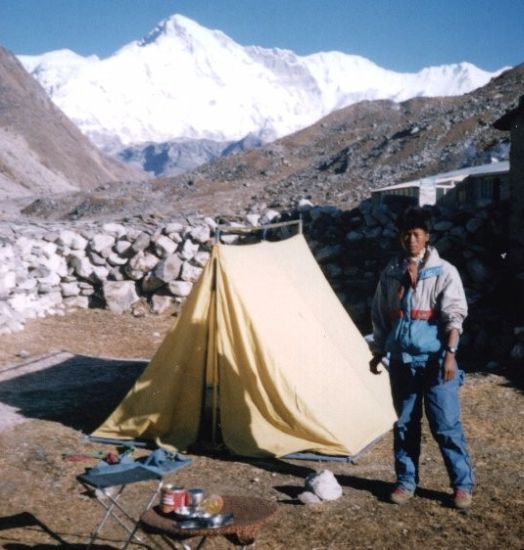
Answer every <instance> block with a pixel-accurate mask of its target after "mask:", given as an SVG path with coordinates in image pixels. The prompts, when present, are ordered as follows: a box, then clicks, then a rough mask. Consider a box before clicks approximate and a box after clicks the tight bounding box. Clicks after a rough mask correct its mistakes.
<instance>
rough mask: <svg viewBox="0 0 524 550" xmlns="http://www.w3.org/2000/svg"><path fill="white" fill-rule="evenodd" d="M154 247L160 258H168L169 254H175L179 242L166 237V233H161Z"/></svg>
mask: <svg viewBox="0 0 524 550" xmlns="http://www.w3.org/2000/svg"><path fill="white" fill-rule="evenodd" d="M154 248H155V254H156V255H157V256H158V257H159V258H166V257H167V256H170V255H172V254H174V252H175V250H176V249H177V243H175V242H173V241H172V240H171V239H170V238H169V237H166V236H165V235H160V236H159V237H158V238H157V239H156V240H155V241H154Z"/></svg>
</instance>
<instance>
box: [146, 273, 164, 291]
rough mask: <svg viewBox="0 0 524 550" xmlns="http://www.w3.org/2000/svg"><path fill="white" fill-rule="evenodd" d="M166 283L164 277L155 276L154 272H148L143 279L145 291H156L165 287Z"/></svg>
mask: <svg viewBox="0 0 524 550" xmlns="http://www.w3.org/2000/svg"><path fill="white" fill-rule="evenodd" d="M165 284H166V283H165V281H162V279H159V278H158V277H155V275H154V274H153V273H148V274H147V275H146V276H145V277H144V278H143V279H142V290H143V291H144V292H154V291H155V290H158V289H159V288H161V287H163V286H164V285H165Z"/></svg>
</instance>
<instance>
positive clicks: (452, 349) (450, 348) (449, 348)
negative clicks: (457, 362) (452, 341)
mask: <svg viewBox="0 0 524 550" xmlns="http://www.w3.org/2000/svg"><path fill="white" fill-rule="evenodd" d="M457 349H458V348H456V347H451V346H446V351H449V353H457Z"/></svg>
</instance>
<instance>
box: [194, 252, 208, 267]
mask: <svg viewBox="0 0 524 550" xmlns="http://www.w3.org/2000/svg"><path fill="white" fill-rule="evenodd" d="M210 256H211V254H210V253H209V252H206V251H205V250H200V251H199V252H197V253H196V254H195V257H194V258H193V262H194V263H195V264H196V265H198V266H199V267H206V265H207V262H208V261H209V257H210Z"/></svg>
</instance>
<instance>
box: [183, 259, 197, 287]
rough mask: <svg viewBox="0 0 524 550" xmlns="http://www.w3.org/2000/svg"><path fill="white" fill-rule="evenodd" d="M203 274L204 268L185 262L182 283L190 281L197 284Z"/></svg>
mask: <svg viewBox="0 0 524 550" xmlns="http://www.w3.org/2000/svg"><path fill="white" fill-rule="evenodd" d="M201 273H202V268H201V267H197V266H194V265H191V264H190V263H189V262H184V264H183V265H182V271H181V273H180V278H181V279H182V281H188V282H190V283H196V282H197V281H198V279H199V277H200V275H201Z"/></svg>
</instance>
